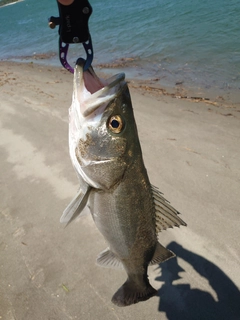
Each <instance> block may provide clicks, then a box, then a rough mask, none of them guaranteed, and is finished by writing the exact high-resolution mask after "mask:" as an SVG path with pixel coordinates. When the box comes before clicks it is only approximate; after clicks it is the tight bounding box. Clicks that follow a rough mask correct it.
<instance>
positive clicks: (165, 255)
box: [150, 242, 175, 265]
mask: <svg viewBox="0 0 240 320" xmlns="http://www.w3.org/2000/svg"><path fill="white" fill-rule="evenodd" d="M173 257H175V254H174V253H173V252H172V251H170V250H168V249H166V248H164V247H163V246H162V245H161V244H160V243H159V242H157V246H156V249H155V252H154V255H153V258H152V261H151V262H150V265H153V264H159V263H161V262H164V261H167V260H168V259H171V258H173Z"/></svg>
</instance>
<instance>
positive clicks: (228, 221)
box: [0, 61, 240, 320]
mask: <svg viewBox="0 0 240 320" xmlns="http://www.w3.org/2000/svg"><path fill="white" fill-rule="evenodd" d="M113 72H114V70H113ZM97 73H98V72H97ZM129 86H130V91H131V96H132V102H133V107H134V113H135V118H136V123H137V127H138V131H139V137H140V142H141V146H142V151H143V157H144V162H145V166H146V168H147V170H148V174H149V178H150V181H151V183H152V184H154V185H155V186H157V187H158V188H159V189H160V191H162V192H163V193H164V196H165V197H166V199H168V200H169V201H170V202H171V204H172V205H173V206H174V207H175V208H176V209H178V210H179V211H180V212H181V218H182V219H183V220H184V221H185V222H186V223H187V225H188V226H187V227H181V228H180V229H171V230H167V231H164V232H162V233H161V234H160V237H159V238H160V241H161V243H162V244H163V245H165V246H166V247H167V248H169V249H171V250H172V251H174V252H175V253H176V256H177V257H176V259H172V260H169V261H168V262H166V263H164V264H162V265H160V266H153V267H150V268H149V278H150V282H151V284H152V285H153V286H154V287H155V288H156V289H157V290H158V296H156V297H154V298H151V299H150V300H148V301H146V302H141V303H138V304H136V305H132V306H130V307H126V308H118V307H116V306H115V305H113V304H112V303H111V297H112V295H113V294H114V293H115V291H116V290H117V289H118V288H119V287H120V285H121V284H122V283H123V282H124V281H125V279H126V274H125V272H124V271H118V270H111V269H105V268H100V267H98V266H97V265H96V264H95V259H96V256H97V255H98V254H99V253H100V252H101V251H102V250H104V249H105V248H106V243H105V241H104V239H103V238H102V236H101V234H100V233H99V232H98V230H97V229H96V227H95V225H94V223H93V221H92V218H91V216H90V215H87V214H86V215H84V216H83V217H81V218H80V219H78V220H77V221H76V222H73V223H72V224H71V225H70V226H68V227H67V228H64V227H63V226H62V225H60V223H59V219H60V216H61V214H62V212H63V210H64V209H65V207H66V206H67V205H68V203H69V202H70V200H71V199H72V197H73V196H74V195H75V194H76V191H77V189H78V180H77V177H76V175H75V172H74V170H73V167H72V165H71V161H70V157H69V154H68V108H69V106H70V104H71V97H72V75H71V74H70V73H68V72H67V71H65V70H63V69H62V68H60V67H59V68H57V67H56V68H54V67H48V66H41V65H38V64H35V63H25V64H21V63H13V62H3V61H1V62H0V97H1V99H0V109H1V118H0V126H1V131H0V132H1V134H0V148H1V153H0V157H1V176H0V192H1V193H0V195H1V201H0V319H3V320H13V319H15V320H40V319H42V320H45V319H51V320H69V319H81V320H95V319H102V320H112V319H119V320H128V319H129V320H130V319H131V320H132V319H139V320H156V319H160V320H167V319H168V320H186V319H189V320H193V319H198V320H212V319H214V320H215V319H216V320H226V319H227V320H239V319H240V291H239V289H240V274H239V265H240V240H239V235H240V161H239V159H240V147H239V141H240V104H238V103H235V104H229V103H227V102H226V103H225V101H222V102H221V101H220V100H219V98H218V100H217V101H215V100H211V101H201V100H198V99H182V98H180V96H179V95H178V94H177V92H176V93H174V94H166V93H165V94H163V93H164V92H163V91H161V90H160V89H155V88H153V87H151V86H150V87H149V84H144V83H142V82H141V83H137V82H130V83H129ZM86 212H87V209H86Z"/></svg>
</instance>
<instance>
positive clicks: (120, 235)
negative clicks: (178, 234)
mask: <svg viewBox="0 0 240 320" xmlns="http://www.w3.org/2000/svg"><path fill="white" fill-rule="evenodd" d="M84 63H85V61H84V60H83V59H78V60H77V62H76V66H75V69H74V80H73V86H74V89H73V97H72V104H71V107H70V109H69V153H70V158H71V161H72V164H73V167H74V168H75V171H76V173H77V176H78V179H79V183H80V189H79V191H78V192H77V195H76V196H75V197H74V198H73V200H72V201H71V202H70V204H69V205H68V206H67V208H66V209H65V210H64V212H63V215H62V217H61V219H60V222H61V223H65V224H66V225H68V224H69V223H70V222H71V221H73V220H74V219H75V218H76V217H78V216H79V215H81V213H82V212H83V209H84V208H85V207H86V206H88V208H89V210H90V212H91V215H92V218H93V220H94V222H95V224H96V226H97V228H98V230H99V231H100V233H101V234H102V235H103V237H104V238H105V240H106V242H107V243H108V248H106V249H105V250H104V251H103V252H101V253H100V254H99V256H98V257H97V264H98V265H100V266H103V267H110V268H116V269H123V270H125V271H126V273H127V280H126V282H125V283H124V284H123V285H122V286H121V287H120V288H119V289H118V290H117V291H116V293H115V294H114V295H113V297H112V302H113V303H114V304H115V305H117V306H119V307H123V306H129V305H131V304H135V303H138V302H140V301H145V300H147V299H149V298H151V297H152V296H155V295H156V294H157V290H156V289H155V288H153V287H152V285H151V284H150V282H149V279H148V273H147V271H148V266H149V265H152V264H159V263H162V262H164V261H166V260H168V259H170V258H172V257H174V256H175V254H174V253H173V252H172V251H170V250H168V249H166V248H165V247H164V246H163V245H162V244H160V242H159V241H158V234H159V232H161V231H162V230H166V229H167V228H173V227H180V226H186V223H185V222H184V221H183V220H182V219H181V218H180V217H179V212H178V211H177V210H176V209H174V208H173V207H172V206H171V205H170V203H169V202H168V201H167V200H166V199H165V198H164V197H163V194H162V193H161V192H160V191H159V189H158V188H157V187H155V186H153V185H152V184H151V183H150V181H149V178H148V174H147V170H146V168H145V165H144V162H143V156H142V151H141V145H140V141H139V137H138V131H137V126H136V122H135V118H134V113H133V107H132V102H131V96H130V91H129V88H128V84H127V82H126V81H125V74H124V73H119V74H117V75H114V76H112V77H110V78H109V79H101V78H99V77H98V76H97V75H96V73H95V72H94V70H93V68H92V67H90V68H89V69H88V70H86V71H83V67H84Z"/></svg>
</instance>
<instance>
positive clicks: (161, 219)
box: [151, 185, 187, 233]
mask: <svg viewBox="0 0 240 320" xmlns="http://www.w3.org/2000/svg"><path fill="white" fill-rule="evenodd" d="M151 189H152V195H153V200H154V204H155V212H156V232H157V233H159V232H161V231H162V230H166V229H168V228H173V227H180V226H186V225H187V224H186V223H185V222H184V221H183V220H182V219H181V218H180V217H179V214H180V213H179V212H178V211H177V210H176V209H174V208H173V207H172V206H171V205H170V203H169V201H167V200H166V199H165V198H164V197H163V196H162V193H161V192H160V191H159V190H158V189H157V187H154V186H153V185H152V186H151Z"/></svg>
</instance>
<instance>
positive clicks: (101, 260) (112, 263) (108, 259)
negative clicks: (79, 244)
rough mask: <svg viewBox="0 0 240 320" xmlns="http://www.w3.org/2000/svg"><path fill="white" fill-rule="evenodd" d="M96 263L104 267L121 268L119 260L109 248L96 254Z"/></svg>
mask: <svg viewBox="0 0 240 320" xmlns="http://www.w3.org/2000/svg"><path fill="white" fill-rule="evenodd" d="M97 264H98V265H99V266H101V267H105V268H114V269H123V265H122V262H121V260H120V259H119V258H118V257H116V255H115V254H114V253H113V252H112V251H111V250H110V249H109V248H107V249H106V250H104V251H102V252H101V253H100V254H99V255H98V257H97Z"/></svg>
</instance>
